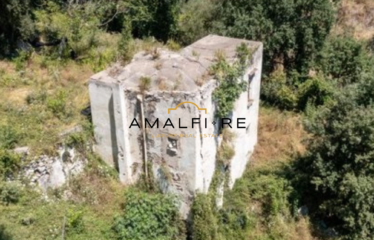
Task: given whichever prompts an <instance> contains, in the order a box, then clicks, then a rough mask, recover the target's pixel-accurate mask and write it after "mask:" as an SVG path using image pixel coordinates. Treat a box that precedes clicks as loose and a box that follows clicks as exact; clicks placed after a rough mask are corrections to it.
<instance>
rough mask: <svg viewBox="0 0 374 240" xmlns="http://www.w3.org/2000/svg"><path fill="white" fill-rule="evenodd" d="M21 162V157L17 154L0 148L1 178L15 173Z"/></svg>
mask: <svg viewBox="0 0 374 240" xmlns="http://www.w3.org/2000/svg"><path fill="white" fill-rule="evenodd" d="M20 164H21V163H20V157H19V156H18V155H17V154H14V153H12V152H11V151H8V150H3V149H1V148H0V180H1V179H5V178H6V177H9V176H11V175H13V174H15V173H16V172H17V170H19V168H20Z"/></svg>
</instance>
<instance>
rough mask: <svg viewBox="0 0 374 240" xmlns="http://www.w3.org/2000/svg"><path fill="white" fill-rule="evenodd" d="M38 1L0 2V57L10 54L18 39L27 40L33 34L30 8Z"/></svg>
mask: <svg viewBox="0 0 374 240" xmlns="http://www.w3.org/2000/svg"><path fill="white" fill-rule="evenodd" d="M37 2H38V1H30V0H25V1H21V0H2V1H0V13H1V14H0V55H5V54H9V53H11V51H12V50H13V49H14V47H15V46H16V43H17V40H18V39H27V38H29V37H30V36H31V35H32V34H33V33H34V25H33V21H32V18H33V16H32V12H31V10H32V7H33V6H34V5H35V4H37Z"/></svg>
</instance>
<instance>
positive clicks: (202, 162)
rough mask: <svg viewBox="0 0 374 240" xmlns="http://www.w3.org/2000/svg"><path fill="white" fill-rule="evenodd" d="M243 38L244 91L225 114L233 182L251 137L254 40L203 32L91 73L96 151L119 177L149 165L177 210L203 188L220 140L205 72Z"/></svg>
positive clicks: (130, 179)
mask: <svg viewBox="0 0 374 240" xmlns="http://www.w3.org/2000/svg"><path fill="white" fill-rule="evenodd" d="M242 43H244V44H246V46H247V47H248V48H249V49H250V50H251V52H252V55H251V58H250V60H249V61H247V69H246V71H245V74H244V76H243V79H244V80H245V81H247V83H248V85H247V90H246V91H245V92H243V93H242V94H241V95H240V97H239V99H238V100H237V101H236V103H235V107H234V109H233V111H232V112H231V114H230V116H229V117H230V120H231V127H232V128H230V130H231V131H232V132H233V133H235V140H233V141H234V142H233V143H232V144H233V146H234V149H235V155H234V157H233V158H232V159H231V161H230V165H229V167H228V168H229V171H230V173H229V186H230V187H232V185H233V183H234V181H235V180H236V179H237V178H239V177H240V176H241V175H242V174H243V171H244V169H245V166H246V163H247V162H248V160H249V158H250V156H251V153H252V152H253V150H254V146H255V144H256V142H257V121H258V110H259V94H260V82H261V69H262V51H263V48H262V44H261V43H259V42H253V41H247V40H242V39H235V38H228V37H221V36H216V35H209V36H207V37H204V38H202V39H200V40H199V41H197V42H195V43H193V44H192V45H190V46H188V47H186V48H184V49H182V50H181V51H179V52H172V51H169V50H165V49H154V50H149V51H143V52H139V53H138V54H136V55H135V56H134V58H133V60H132V61H131V62H130V63H129V64H128V65H126V66H120V65H115V66H113V67H111V68H109V69H107V70H105V71H102V72H99V73H97V74H96V75H94V76H92V77H91V80H90V83H89V93H90V99H91V110H92V120H93V124H94V132H95V138H96V146H95V151H96V152H97V153H98V154H99V155H100V156H101V157H102V158H103V159H104V160H105V161H106V162H107V163H108V164H110V165H112V166H113V167H115V168H116V169H117V170H118V172H119V176H120V180H121V181H122V182H123V183H126V184H131V183H134V182H136V181H137V180H138V179H139V177H140V176H142V174H144V173H146V172H147V169H150V170H149V171H151V172H148V173H146V174H152V175H153V177H154V179H155V180H156V182H158V183H159V184H160V186H161V189H162V190H163V191H165V192H171V193H174V194H176V195H177V196H179V198H180V201H181V211H182V213H184V214H186V213H187V211H188V209H189V205H190V204H191V202H192V200H193V196H194V194H195V193H196V192H203V193H206V192H207V191H208V189H209V186H210V184H211V181H212V178H213V174H214V172H215V169H216V152H217V148H218V147H219V144H220V143H221V137H220V135H219V133H220V122H221V120H220V119H217V118H216V115H215V113H216V109H217V106H216V103H215V101H214V100H213V99H212V94H213V92H214V90H215V89H216V88H217V86H218V82H217V81H216V80H215V79H214V77H213V76H214V75H212V74H208V73H209V70H210V67H211V66H212V64H214V62H215V56H216V54H217V52H220V53H221V54H224V56H225V57H226V59H227V60H228V62H230V63H232V62H234V61H235V60H236V48H237V47H238V46H239V45H240V44H242ZM238 81H242V79H240V80H239V79H238ZM226 120H227V119H226ZM226 120H225V121H226ZM227 127H228V126H227ZM239 127H240V128H239ZM145 165H148V166H149V168H147V167H145Z"/></svg>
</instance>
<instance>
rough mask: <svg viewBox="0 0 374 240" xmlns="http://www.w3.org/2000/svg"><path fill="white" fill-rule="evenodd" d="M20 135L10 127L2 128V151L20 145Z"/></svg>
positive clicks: (0, 130)
mask: <svg viewBox="0 0 374 240" xmlns="http://www.w3.org/2000/svg"><path fill="white" fill-rule="evenodd" d="M19 137H20V136H19V134H18V133H17V131H16V130H14V129H13V128H12V127H11V126H9V125H3V126H0V149H11V148H14V147H15V145H16V144H17V143H18V140H19Z"/></svg>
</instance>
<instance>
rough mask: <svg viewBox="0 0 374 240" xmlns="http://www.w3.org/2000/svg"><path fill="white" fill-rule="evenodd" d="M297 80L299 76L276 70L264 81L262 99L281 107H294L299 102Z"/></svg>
mask: <svg viewBox="0 0 374 240" xmlns="http://www.w3.org/2000/svg"><path fill="white" fill-rule="evenodd" d="M297 82H298V78H297V77H290V76H287V75H286V73H284V72H282V71H275V72H273V73H272V74H271V75H270V76H269V77H268V78H265V79H264V81H263V84H262V91H261V95H262V99H264V100H266V101H267V102H268V103H271V104H274V105H276V106H278V107H279V108H281V109H294V108H295V107H296V106H297V103H298V94H297Z"/></svg>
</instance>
